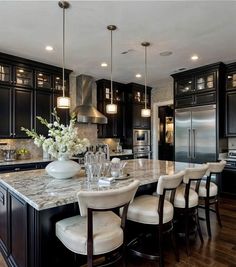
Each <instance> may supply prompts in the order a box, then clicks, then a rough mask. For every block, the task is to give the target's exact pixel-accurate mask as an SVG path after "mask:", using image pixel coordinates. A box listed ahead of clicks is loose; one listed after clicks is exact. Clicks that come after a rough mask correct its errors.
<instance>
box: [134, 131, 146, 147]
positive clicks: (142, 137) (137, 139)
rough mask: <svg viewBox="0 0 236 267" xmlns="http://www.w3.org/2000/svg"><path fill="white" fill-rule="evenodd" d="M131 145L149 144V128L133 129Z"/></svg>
mask: <svg viewBox="0 0 236 267" xmlns="http://www.w3.org/2000/svg"><path fill="white" fill-rule="evenodd" d="M133 146H150V130H143V129H134V130H133Z"/></svg>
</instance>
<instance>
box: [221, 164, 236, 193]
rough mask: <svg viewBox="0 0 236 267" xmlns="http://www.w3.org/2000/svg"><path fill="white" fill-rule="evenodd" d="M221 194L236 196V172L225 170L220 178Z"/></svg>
mask: <svg viewBox="0 0 236 267" xmlns="http://www.w3.org/2000/svg"><path fill="white" fill-rule="evenodd" d="M220 193H221V194H227V195H234V196H236V170H235V169H224V170H223V172H222V174H221V178H220Z"/></svg>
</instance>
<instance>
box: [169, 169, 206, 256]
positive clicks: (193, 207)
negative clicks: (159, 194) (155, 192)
mask: <svg viewBox="0 0 236 267" xmlns="http://www.w3.org/2000/svg"><path fill="white" fill-rule="evenodd" d="M207 169H208V165H207V164H204V165H202V166H200V167H195V168H187V169H186V170H185V175H184V179H183V184H181V185H180V186H179V187H178V188H177V189H176V194H175V199H174V207H175V212H176V218H177V221H178V216H179V217H184V227H185V228H184V235H185V241H186V250H187V254H188V255H189V254H190V250H189V234H190V229H189V228H190V225H189V220H190V218H192V217H194V218H195V223H196V227H197V231H198V234H199V237H200V240H201V242H202V243H203V237H202V232H201V227H200V223H199V217H198V188H199V184H200V181H201V179H202V177H203V176H204V175H205V173H206V171H207ZM193 181H196V183H195V190H194V189H193V188H192V187H191V182H193ZM194 232H196V231H195V229H194Z"/></svg>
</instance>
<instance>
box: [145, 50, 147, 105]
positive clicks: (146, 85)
mask: <svg viewBox="0 0 236 267" xmlns="http://www.w3.org/2000/svg"><path fill="white" fill-rule="evenodd" d="M144 57H145V77H144V85H145V90H144V98H145V99H144V103H145V109H147V47H146V46H145V54H144Z"/></svg>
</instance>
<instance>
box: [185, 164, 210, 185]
mask: <svg viewBox="0 0 236 267" xmlns="http://www.w3.org/2000/svg"><path fill="white" fill-rule="evenodd" d="M207 169H208V164H203V165H201V166H199V167H195V168H187V169H185V175H184V179H183V182H184V183H185V184H189V183H190V182H191V181H192V180H193V181H196V180H201V179H202V177H203V176H204V175H205V174H206V172H207Z"/></svg>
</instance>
